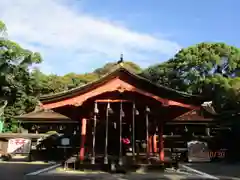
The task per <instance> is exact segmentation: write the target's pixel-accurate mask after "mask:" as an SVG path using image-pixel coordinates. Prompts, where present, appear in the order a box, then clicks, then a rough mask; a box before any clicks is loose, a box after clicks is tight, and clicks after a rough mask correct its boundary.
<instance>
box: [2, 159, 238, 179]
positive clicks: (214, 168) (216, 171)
mask: <svg viewBox="0 0 240 180" xmlns="http://www.w3.org/2000/svg"><path fill="white" fill-rule="evenodd" d="M186 165H187V166H188V167H192V168H194V169H196V170H199V171H202V172H205V173H207V174H210V175H213V176H216V177H218V178H219V179H223V180H240V164H232V165H229V164H213V163H211V164H210V163H198V164H197V163H196V164H186ZM49 166H52V165H49V164H29V163H2V162H0V180H52V179H54V180H75V179H77V180H158V179H166V180H181V179H189V180H190V179H199V180H200V179H207V178H206V176H205V177H204V176H203V175H199V174H197V173H194V172H189V171H181V172H174V171H171V170H169V171H167V172H165V173H147V174H136V173H135V174H126V175H120V174H108V173H97V174H96V173H95V174H94V173H92V174H91V173H88V174H83V173H78V174H76V173H74V174H73V173H68V174H66V173H65V174H64V173H62V172H60V171H57V170H51V171H49V172H45V173H42V174H40V175H37V176H26V175H27V174H29V173H31V172H35V171H38V170H40V169H43V168H46V167H49ZM230 177H231V178H230Z"/></svg>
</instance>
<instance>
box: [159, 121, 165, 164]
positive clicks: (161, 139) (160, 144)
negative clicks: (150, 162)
mask: <svg viewBox="0 0 240 180" xmlns="http://www.w3.org/2000/svg"><path fill="white" fill-rule="evenodd" d="M159 159H160V161H164V141H163V124H162V123H161V124H160V125H159Z"/></svg>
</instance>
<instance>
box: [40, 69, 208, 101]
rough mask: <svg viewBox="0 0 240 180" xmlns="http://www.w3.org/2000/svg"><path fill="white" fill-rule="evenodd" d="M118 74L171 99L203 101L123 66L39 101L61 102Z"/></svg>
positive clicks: (197, 96) (198, 97)
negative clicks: (84, 83)
mask: <svg viewBox="0 0 240 180" xmlns="http://www.w3.org/2000/svg"><path fill="white" fill-rule="evenodd" d="M120 73H125V74H127V75H128V76H130V77H132V78H134V79H136V80H139V81H141V82H144V83H145V84H147V85H148V86H149V87H150V86H151V88H154V89H157V90H158V91H159V92H163V91H164V92H165V94H166V93H170V95H169V96H172V97H178V98H183V99H186V100H187V101H189V98H190V99H194V100H196V101H197V102H198V101H199V103H197V104H199V105H200V104H201V103H203V101H205V100H204V98H203V97H202V96H199V95H191V94H188V93H185V92H181V91H177V90H174V89H171V88H168V87H165V86H162V85H158V84H154V83H152V82H151V81H150V80H148V79H146V78H144V77H141V76H139V75H137V74H135V73H133V72H131V71H129V70H128V69H126V68H124V67H123V66H120V67H117V68H115V69H114V70H113V71H112V72H111V73H109V74H107V75H105V76H103V77H101V78H99V79H98V80H96V81H93V82H91V83H88V84H86V85H83V86H80V87H76V88H73V89H70V90H68V91H63V92H60V93H56V94H52V95H44V96H42V97H40V101H41V102H42V103H49V102H53V101H58V100H62V99H65V98H71V97H74V96H76V95H78V94H79V93H80V94H81V93H84V92H87V91H89V90H91V89H94V88H95V87H97V86H99V85H100V84H103V83H105V82H107V81H108V80H110V79H112V78H114V77H117V76H118V75H119V74H120ZM170 99H171V98H170Z"/></svg>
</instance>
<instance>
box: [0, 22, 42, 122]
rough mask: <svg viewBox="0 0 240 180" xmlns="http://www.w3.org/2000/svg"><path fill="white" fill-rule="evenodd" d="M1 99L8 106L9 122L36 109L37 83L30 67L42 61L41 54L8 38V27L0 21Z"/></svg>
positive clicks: (5, 113) (7, 117)
mask: <svg viewBox="0 0 240 180" xmlns="http://www.w3.org/2000/svg"><path fill="white" fill-rule="evenodd" d="M0 28H1V29H0V35H1V36H0V84H1V88H0V98H1V99H6V100H7V101H8V105H7V107H6V109H5V112H4V115H5V118H6V119H7V120H11V119H12V117H13V116H15V115H20V114H23V113H26V112H29V111H32V110H33V109H34V106H35V104H36V102H37V98H36V94H35V93H34V86H35V85H36V84H35V81H34V79H33V78H32V76H31V74H30V70H29V67H30V66H31V65H33V64H36V63H40V62H41V61H42V59H41V57H40V54H39V53H34V52H31V51H29V50H27V49H24V48H22V47H21V46H20V45H18V44H17V43H15V42H13V41H11V40H9V39H8V38H7V36H6V26H5V25H4V23H3V22H1V21H0Z"/></svg>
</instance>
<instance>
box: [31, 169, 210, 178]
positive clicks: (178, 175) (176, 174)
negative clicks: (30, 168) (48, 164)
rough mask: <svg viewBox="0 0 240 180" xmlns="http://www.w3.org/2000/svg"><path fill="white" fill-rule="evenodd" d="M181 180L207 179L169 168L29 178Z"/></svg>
mask: <svg viewBox="0 0 240 180" xmlns="http://www.w3.org/2000/svg"><path fill="white" fill-rule="evenodd" d="M42 179H44V180H53V179H54V180H55V179H58V180H160V179H165V180H181V179H199V180H200V179H207V178H205V177H204V178H201V176H198V175H196V174H190V173H180V172H175V171H173V170H168V171H167V172H164V173H161V172H160V173H145V174H144V173H128V174H108V173H103V172H98V173H96V172H95V173H94V172H88V173H83V172H78V173H76V172H71V171H69V172H68V173H65V172H62V171H59V170H52V171H49V172H46V173H43V174H41V175H39V176H28V179H27V180H42Z"/></svg>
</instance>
